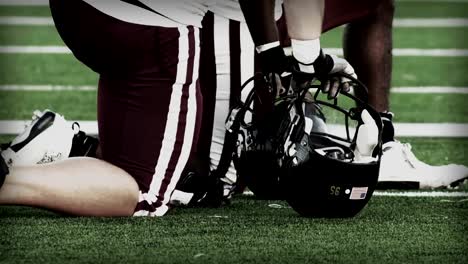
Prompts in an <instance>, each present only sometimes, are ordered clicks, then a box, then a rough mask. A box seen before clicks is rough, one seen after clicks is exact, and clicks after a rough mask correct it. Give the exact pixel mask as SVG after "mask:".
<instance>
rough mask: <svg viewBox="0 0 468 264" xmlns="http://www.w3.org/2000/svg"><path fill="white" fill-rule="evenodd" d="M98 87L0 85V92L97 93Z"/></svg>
mask: <svg viewBox="0 0 468 264" xmlns="http://www.w3.org/2000/svg"><path fill="white" fill-rule="evenodd" d="M96 89H97V88H96V86H92V85H89V86H88V85H83V86H74V85H0V91H38V92H47V91H95V90H96Z"/></svg>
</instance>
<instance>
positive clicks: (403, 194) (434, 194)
mask: <svg viewBox="0 0 468 264" xmlns="http://www.w3.org/2000/svg"><path fill="white" fill-rule="evenodd" d="M242 195H245V196H253V195H254V193H253V192H251V191H245V192H243V193H242ZM373 195H375V196H384V197H428V198H443V197H447V198H464V197H468V192H440V191H433V192H430V191H427V192H417V191H407V192H386V191H375V192H374V194H373ZM464 200H466V199H464ZM464 200H463V201H464Z"/></svg>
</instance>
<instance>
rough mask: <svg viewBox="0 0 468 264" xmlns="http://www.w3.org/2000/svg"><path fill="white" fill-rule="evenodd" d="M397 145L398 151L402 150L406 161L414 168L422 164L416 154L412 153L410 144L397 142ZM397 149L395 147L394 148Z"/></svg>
mask: <svg viewBox="0 0 468 264" xmlns="http://www.w3.org/2000/svg"><path fill="white" fill-rule="evenodd" d="M395 145H396V146H397V148H398V149H400V150H401V152H402V153H403V156H404V158H405V161H406V162H407V163H408V164H409V165H410V166H411V167H413V168H415V167H416V166H417V164H419V163H421V161H420V160H419V159H418V158H416V156H415V155H414V153H413V152H412V151H411V149H412V146H411V144H410V143H401V142H400V141H395ZM394 147H395V146H394Z"/></svg>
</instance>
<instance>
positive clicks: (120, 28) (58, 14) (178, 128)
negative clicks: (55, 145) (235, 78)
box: [50, 0, 202, 215]
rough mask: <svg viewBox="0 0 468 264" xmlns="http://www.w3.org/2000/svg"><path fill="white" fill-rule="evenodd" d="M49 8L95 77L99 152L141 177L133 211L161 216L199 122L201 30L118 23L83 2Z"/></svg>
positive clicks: (53, 0)
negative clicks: (96, 83)
mask: <svg viewBox="0 0 468 264" xmlns="http://www.w3.org/2000/svg"><path fill="white" fill-rule="evenodd" d="M50 7H51V11H52V16H53V19H54V22H55V24H56V27H57V30H58V32H59V34H60V36H61V37H62V39H63V41H64V42H65V43H66V44H67V46H68V47H69V48H70V49H71V50H72V51H73V54H74V55H75V57H76V58H77V59H78V60H80V61H81V62H82V63H84V64H85V65H86V66H88V67H89V68H91V69H92V70H94V71H95V72H97V73H98V74H99V76H100V78H99V88H98V115H97V118H98V125H99V138H100V144H101V151H102V158H103V159H104V160H105V161H107V162H109V163H111V164H114V165H116V166H118V167H120V168H122V169H124V170H125V171H127V172H128V173H129V174H130V175H132V176H133V177H134V178H135V180H136V182H137V183H138V185H139V188H140V199H139V203H138V205H137V207H136V209H135V215H163V214H164V213H165V212H166V211H167V209H168V206H167V204H168V202H169V198H170V195H171V194H172V192H173V190H174V188H175V185H176V183H177V181H178V179H179V177H180V175H181V173H182V170H183V168H184V167H185V165H186V163H187V160H188V158H189V154H190V151H191V149H192V145H194V144H196V141H197V137H198V130H199V127H200V124H199V122H200V116H201V112H202V111H201V93H200V88H199V85H198V60H199V30H198V29H197V28H194V27H192V26H188V27H185V26H183V27H179V28H164V27H155V26H144V25H137V24H132V23H127V22H123V21H120V20H117V19H115V18H113V17H111V16H108V15H106V14H104V13H102V12H100V11H98V10H96V9H95V8H93V7H92V6H90V5H88V4H86V3H85V2H83V1H81V0H67V1H63V0H50ZM110 184H111V183H110Z"/></svg>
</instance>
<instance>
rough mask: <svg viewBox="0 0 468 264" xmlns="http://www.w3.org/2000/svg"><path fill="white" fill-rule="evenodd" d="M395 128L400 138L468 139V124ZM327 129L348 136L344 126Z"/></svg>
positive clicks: (395, 124)
mask: <svg viewBox="0 0 468 264" xmlns="http://www.w3.org/2000/svg"><path fill="white" fill-rule="evenodd" d="M394 127H395V135H396V136H398V137H448V138H466V137H468V124H462V123H394ZM327 128H328V130H329V132H330V133H332V134H334V135H339V136H342V137H345V136H346V131H345V129H344V126H343V125H333V124H329V125H328V126H327ZM350 133H351V134H353V133H354V129H350Z"/></svg>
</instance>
